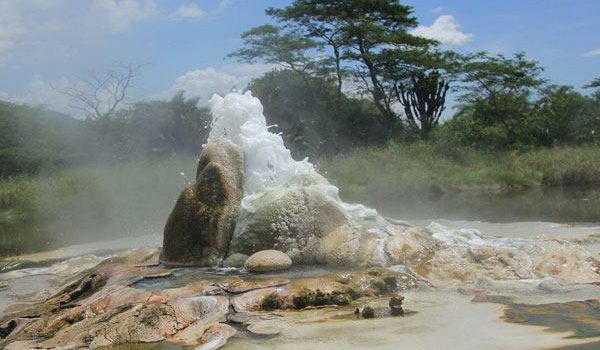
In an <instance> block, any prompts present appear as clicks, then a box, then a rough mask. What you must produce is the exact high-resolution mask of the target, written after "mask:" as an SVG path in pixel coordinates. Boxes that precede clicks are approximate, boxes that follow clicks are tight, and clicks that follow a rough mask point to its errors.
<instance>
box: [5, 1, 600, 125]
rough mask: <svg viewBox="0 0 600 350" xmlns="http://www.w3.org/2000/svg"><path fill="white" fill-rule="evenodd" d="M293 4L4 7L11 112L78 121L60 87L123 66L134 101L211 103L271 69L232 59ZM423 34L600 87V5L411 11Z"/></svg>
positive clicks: (423, 7)
mask: <svg viewBox="0 0 600 350" xmlns="http://www.w3.org/2000/svg"><path fill="white" fill-rule="evenodd" d="M290 2H291V1H289V0H273V1H268V0H196V1H194V0H85V1H82V0H0V100H9V101H13V102H17V103H28V104H31V105H43V106H46V107H48V108H51V109H54V110H58V111H61V112H66V113H71V114H74V115H77V113H78V112H77V111H76V110H73V109H71V108H70V107H69V105H70V104H71V103H70V100H69V98H68V97H66V96H64V95H62V94H60V93H58V92H57V91H56V89H55V88H53V87H57V86H59V87H60V86H68V85H70V84H72V83H73V82H75V81H77V80H78V79H79V78H81V77H85V76H86V75H87V74H89V73H90V72H104V71H107V70H108V69H110V68H112V67H115V65H116V64H119V63H133V64H143V65H144V66H143V68H142V69H141V71H140V73H139V75H138V76H137V78H136V80H135V85H134V86H133V88H132V90H131V97H130V102H131V101H137V100H144V99H168V98H170V97H172V96H173V94H174V93H176V92H177V91H179V90H184V91H185V93H186V96H188V97H195V96H197V97H199V98H200V103H206V101H208V98H209V97H210V96H211V95H212V93H214V92H220V93H223V92H227V91H230V90H231V89H234V88H237V89H242V88H244V87H245V85H246V84H247V83H248V81H250V80H251V79H252V78H254V77H257V76H260V75H261V74H263V73H265V72H266V71H268V70H270V69H272V68H273V67H272V66H269V65H265V64H255V65H249V64H240V63H238V62H236V61H235V60H232V59H226V58H225V56H226V55H227V54H228V53H230V52H232V51H235V50H236V49H239V48H240V47H241V45H242V41H241V40H240V38H239V36H240V34H241V33H242V32H243V31H245V30H247V29H249V28H251V27H253V26H256V25H260V24H263V23H265V22H268V21H269V18H268V17H267V16H266V15H265V14H264V9H265V8H266V7H283V6H285V5H287V4H289V3H290ZM403 3H404V4H408V5H411V6H412V7H413V8H414V13H415V15H416V17H417V18H418V20H419V23H420V25H419V27H417V28H415V29H414V34H416V35H421V36H425V37H430V38H434V39H437V40H439V41H440V42H442V43H443V46H444V47H445V48H451V49H454V50H457V51H459V52H472V51H477V50H486V51H489V52H491V53H494V54H505V55H511V54H513V53H515V52H518V51H525V52H526V53H527V56H528V57H529V58H531V59H535V60H537V61H539V62H540V64H541V65H542V66H543V67H544V68H545V72H544V77H546V78H548V79H550V80H551V81H553V82H554V83H558V84H566V85H571V86H574V87H575V88H578V89H580V88H581V86H582V85H584V84H586V83H588V82H589V81H591V80H592V79H593V78H595V77H599V76H600V15H599V14H600V1H598V0H503V1H491V0H487V1H486V0H410V1H408V0H406V1H403Z"/></svg>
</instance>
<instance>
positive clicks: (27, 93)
mask: <svg viewBox="0 0 600 350" xmlns="http://www.w3.org/2000/svg"><path fill="white" fill-rule="evenodd" d="M69 83H70V82H69V81H68V80H67V79H66V78H61V79H59V80H57V81H56V82H53V83H50V82H48V81H45V80H43V79H42V78H40V77H34V78H33V80H32V81H31V82H30V83H29V84H28V85H27V86H26V87H25V89H24V90H23V93H22V94H21V95H19V96H15V95H11V94H8V93H7V92H4V91H0V100H3V101H9V102H13V103H18V104H27V105H30V106H36V107H37V106H40V107H45V108H48V109H51V110H54V111H57V112H62V113H66V114H71V115H73V114H74V113H73V112H74V111H73V109H72V108H71V107H69V105H70V103H71V98H70V97H68V96H66V95H64V94H61V93H60V92H58V91H56V89H54V88H53V87H52V86H53V85H67V84H69ZM75 114H76V115H77V113H75ZM80 117H82V116H80Z"/></svg>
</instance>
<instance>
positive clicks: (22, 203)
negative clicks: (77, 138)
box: [0, 158, 195, 255]
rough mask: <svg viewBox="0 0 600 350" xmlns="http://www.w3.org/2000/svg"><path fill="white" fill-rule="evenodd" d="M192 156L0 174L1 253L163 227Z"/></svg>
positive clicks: (190, 170)
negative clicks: (8, 175)
mask: <svg viewBox="0 0 600 350" xmlns="http://www.w3.org/2000/svg"><path fill="white" fill-rule="evenodd" d="M194 163H195V162H194V159H191V158H178V159H166V160H162V161H158V162H149V161H136V162H130V163H127V164H121V165H118V166H116V165H96V166H93V167H86V168H76V169H68V170H64V171H62V172H58V173H55V174H54V175H45V176H18V177H11V178H6V179H2V180H0V255H5V254H16V253H26V252H32V251H36V250H40V249H51V248H55V247H60V246H62V245H64V244H65V243H66V242H68V243H79V242H86V241H89V240H97V239H99V238H102V239H111V238H113V239H114V238H122V237H131V236H135V235H139V234H147V233H159V232H161V231H162V225H163V220H164V218H166V216H167V215H168V213H169V211H170V209H171V205H172V203H173V201H174V200H175V199H176V197H177V194H178V193H179V191H180V190H181V188H183V187H184V186H186V185H188V184H189V183H190V182H191V181H193V178H194V176H195V169H194V168H195V164H194Z"/></svg>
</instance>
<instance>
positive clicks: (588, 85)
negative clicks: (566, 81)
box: [583, 78, 600, 89]
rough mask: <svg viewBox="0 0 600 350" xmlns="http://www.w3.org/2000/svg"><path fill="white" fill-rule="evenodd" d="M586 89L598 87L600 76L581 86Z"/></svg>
mask: <svg viewBox="0 0 600 350" xmlns="http://www.w3.org/2000/svg"><path fill="white" fill-rule="evenodd" d="M583 87H584V88H586V89H600V78H596V79H594V80H592V81H590V82H589V83H588V84H586V85H584V86H583Z"/></svg>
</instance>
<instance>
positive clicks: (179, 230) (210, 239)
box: [160, 139, 244, 266]
mask: <svg viewBox="0 0 600 350" xmlns="http://www.w3.org/2000/svg"><path fill="white" fill-rule="evenodd" d="M243 178H244V156H243V153H242V151H241V149H240V148H239V147H238V146H236V145H235V144H233V143H232V142H231V141H229V140H226V139H216V140H212V141H211V142H209V143H208V144H207V145H206V146H205V147H204V149H203V150H202V154H201V155H200V161H199V162H198V170H197V173H196V183H195V184H193V185H192V186H190V187H188V188H186V189H184V190H183V192H182V193H181V194H180V195H179V198H178V199H177V203H176V204H175V208H173V211H172V212H171V214H170V215H169V218H168V219H167V223H166V225H165V230H164V241H163V250H162V254H161V257H160V260H161V262H162V263H164V264H167V265H175V266H215V265H217V264H219V262H220V261H221V260H222V259H223V258H224V256H225V255H226V254H227V250H228V247H229V242H230V240H231V235H232V233H233V229H234V226H235V219H236V217H237V212H238V208H239V205H240V201H241V199H242V197H243Z"/></svg>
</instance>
